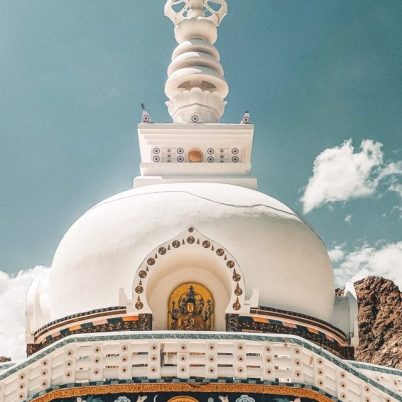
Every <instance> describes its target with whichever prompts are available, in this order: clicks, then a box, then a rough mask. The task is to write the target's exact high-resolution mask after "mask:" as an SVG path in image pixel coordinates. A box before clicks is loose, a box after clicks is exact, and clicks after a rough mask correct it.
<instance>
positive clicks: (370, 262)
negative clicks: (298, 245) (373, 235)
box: [328, 241, 402, 289]
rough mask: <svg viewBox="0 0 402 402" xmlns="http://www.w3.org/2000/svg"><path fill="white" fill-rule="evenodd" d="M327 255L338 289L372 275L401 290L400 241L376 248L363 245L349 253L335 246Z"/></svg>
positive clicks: (401, 252)
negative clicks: (386, 280) (384, 279)
mask: <svg viewBox="0 0 402 402" xmlns="http://www.w3.org/2000/svg"><path fill="white" fill-rule="evenodd" d="M328 253H329V256H330V258H331V260H332V262H333V265H334V273H335V281H336V285H337V286H339V287H343V286H344V285H345V283H346V282H348V281H353V282H355V281H357V280H359V279H363V278H365V277H367V276H370V275H374V276H382V277H384V278H387V279H391V280H392V281H394V282H395V284H396V285H398V286H399V287H400V288H401V289H402V241H399V242H396V243H388V244H383V245H380V246H377V247H375V246H370V245H368V244H365V245H363V246H362V247H361V248H359V249H356V250H354V251H352V252H349V253H348V252H345V250H344V249H343V248H342V246H337V247H335V248H334V249H333V250H330V251H329V252H328Z"/></svg>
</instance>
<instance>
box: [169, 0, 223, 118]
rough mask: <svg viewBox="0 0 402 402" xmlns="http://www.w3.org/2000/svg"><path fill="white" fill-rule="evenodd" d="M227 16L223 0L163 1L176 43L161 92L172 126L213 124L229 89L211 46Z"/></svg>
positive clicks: (216, 53) (220, 114)
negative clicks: (171, 119)
mask: <svg viewBox="0 0 402 402" xmlns="http://www.w3.org/2000/svg"><path fill="white" fill-rule="evenodd" d="M226 13H227V3H226V0H167V2H166V5H165V15H166V16H167V17H169V18H170V19H171V20H172V22H173V23H174V25H175V31H174V32H175V37H176V41H177V42H178V43H179V45H178V46H177V48H176V49H175V51H174V52H173V55H172V62H171V64H170V66H169V69H168V76H169V78H168V80H167V82H166V86H165V93H166V95H167V97H168V98H169V101H168V102H166V105H167V106H168V110H169V113H170V115H171V116H172V118H173V121H174V122H175V123H194V122H200V123H217V122H219V119H220V118H221V117H222V115H223V113H224V110H225V105H226V102H225V98H226V96H227V94H228V93H229V87H228V84H227V82H226V80H225V79H224V77H223V75H224V72H223V68H222V65H221V64H220V62H219V60H220V56H219V52H218V51H217V50H216V48H215V46H214V43H215V42H216V40H217V39H218V27H219V25H220V23H221V21H222V19H223V18H224V16H225V15H226Z"/></svg>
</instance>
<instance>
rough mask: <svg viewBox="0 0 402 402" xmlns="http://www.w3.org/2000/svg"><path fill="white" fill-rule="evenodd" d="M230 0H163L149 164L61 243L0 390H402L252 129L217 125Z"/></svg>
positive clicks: (102, 396)
mask: <svg viewBox="0 0 402 402" xmlns="http://www.w3.org/2000/svg"><path fill="white" fill-rule="evenodd" d="M226 13H227V4H226V1H225V0H214V1H210V0H168V1H167V3H166V6H165V14H166V15H167V16H168V17H169V18H170V19H171V20H172V22H173V23H174V25H175V37H176V40H177V42H178V46H177V48H176V49H175V50H174V52H173V55H172V62H171V64H170V66H169V68H168V79H167V82H166V86H165V92H166V95H167V97H168V99H169V100H168V101H167V107H168V110H169V113H170V115H171V116H172V119H173V122H172V123H154V122H152V121H151V118H150V115H149V114H148V113H147V112H146V111H145V110H144V111H143V115H142V122H141V123H140V124H139V126H138V137H139V145H140V152H141V166H140V167H141V175H140V176H139V177H137V178H135V180H134V188H133V189H130V190H128V191H125V192H123V193H120V194H117V195H116V196H114V197H111V198H109V199H107V200H105V201H102V202H100V203H99V204H97V205H95V206H94V207H93V208H91V209H90V210H89V211H88V212H86V213H85V214H84V215H83V216H82V217H81V218H80V219H79V220H78V221H77V222H75V223H74V224H73V225H72V226H71V228H70V229H69V230H68V231H67V233H66V234H65V236H64V238H63V239H62V241H61V243H60V245H59V247H58V249H57V251H56V254H55V256H54V260H53V263H52V267H51V271H50V275H49V277H48V278H46V279H43V280H42V282H39V281H38V282H35V283H34V284H33V285H32V287H31V289H30V291H29V294H28V299H27V344H28V349H27V350H28V354H29V356H28V357H27V359H26V360H24V361H22V362H17V363H7V364H3V365H1V364H0V402H16V401H38V402H39V401H40V402H44V401H62V402H72V401H74V402H78V401H82V402H83V401H88V402H89V401H102V402H109V401H111V402H132V401H137V400H138V401H140V402H142V401H144V400H145V399H146V398H148V401H149V400H151V399H153V400H154V401H156V399H157V398H158V399H157V402H162V401H172V402H173V401H175V402H184V401H192V402H196V401H200V402H201V401H205V402H207V401H208V402H213V401H218V400H221V401H232V400H233V402H234V401H236V402H255V401H256V400H264V401H267V402H269V401H298V402H301V401H352V402H355V401H361V402H363V401H364V402H368V401H373V402H374V401H378V402H379V401H381V402H388V401H402V397H401V392H402V382H401V379H402V375H401V372H398V371H397V370H393V369H386V368H383V367H377V366H373V365H369V364H363V363H357V362H354V361H353V349H354V347H355V346H356V345H357V342H358V333H357V303H356V298H355V294H354V290H353V289H352V288H350V287H347V288H346V291H345V292H344V295H343V296H335V290H334V278H333V272H332V267H331V263H330V260H329V258H328V253H327V251H326V248H325V245H324V244H323V242H322V240H321V239H320V238H319V237H318V236H317V234H316V233H315V232H314V231H313V230H312V229H311V228H310V227H309V226H308V225H307V224H306V223H305V222H303V220H302V219H301V218H300V217H298V216H297V214H296V213H295V212H293V211H292V210H291V209H289V208H288V207H287V206H285V205H284V204H282V203H281V202H280V201H277V200H275V199H273V198H272V197H269V196H268V195H265V194H263V193H260V192H258V191H257V181H256V179H255V178H253V177H251V176H250V171H251V150H252V140H253V134H254V126H253V125H252V124H251V122H250V116H249V114H248V113H246V114H245V115H244V116H243V118H242V119H240V118H239V121H240V120H241V122H240V123H239V124H221V123H220V122H219V121H220V118H221V117H222V115H223V113H224V109H225V104H226V102H225V98H226V96H227V94H228V91H229V87H228V84H227V82H226V81H225V78H224V71H223V67H222V65H221V64H220V56H219V52H218V50H217V49H216V48H215V46H214V44H215V42H216V40H217V36H218V35H217V30H218V27H219V25H220V23H221V22H222V20H223V18H224V16H225V15H226Z"/></svg>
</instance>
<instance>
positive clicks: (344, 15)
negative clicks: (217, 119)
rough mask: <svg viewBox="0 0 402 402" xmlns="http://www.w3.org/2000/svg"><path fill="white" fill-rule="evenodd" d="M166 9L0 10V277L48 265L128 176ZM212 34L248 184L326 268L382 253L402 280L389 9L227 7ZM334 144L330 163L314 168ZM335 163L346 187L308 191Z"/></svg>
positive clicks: (395, 77) (79, 4)
mask: <svg viewBox="0 0 402 402" xmlns="http://www.w3.org/2000/svg"><path fill="white" fill-rule="evenodd" d="M163 5H164V1H163V0H132V1H128V0H119V1H110V0H86V1H82V0H68V1H67V0H64V1H63V0H59V1H54V0H53V1H52V0H2V1H1V12H0V52H1V59H0V60H1V61H0V90H1V95H2V96H1V98H0V172H1V174H0V188H1V191H0V228H1V230H0V269H1V270H3V271H5V272H8V273H15V272H17V271H19V270H21V269H28V268H31V267H34V266H36V265H45V266H49V265H50V264H51V260H52V256H53V254H54V251H55V249H56V247H57V244H58V243H59V241H60V240H61V238H62V236H63V234H64V233H65V232H66V230H67V229H68V227H69V226H70V225H71V224H72V223H73V222H74V221H75V220H76V219H77V218H78V217H80V216H81V215H82V214H83V213H84V212H85V211H86V210H87V209H88V208H89V207H91V206H92V205H93V204H95V203H96V202H98V201H100V200H102V199H104V198H106V197H108V196H110V195H112V194H115V193H118V192H120V191H123V190H125V189H127V188H129V187H130V186H131V183H132V179H133V177H135V176H136V175H138V173H139V169H138V165H139V151H138V144H137V137H136V125H137V123H138V121H139V117H140V103H141V102H144V103H145V104H146V106H147V109H148V110H149V111H150V112H151V114H152V118H153V120H154V121H170V117H169V115H168V113H167V110H166V108H165V105H164V102H165V100H166V97H165V95H164V93H163V87H164V82H165V80H166V68H167V66H168V64H169V59H170V55H171V53H172V51H173V49H174V47H175V41H174V36H173V26H172V24H171V22H170V21H169V20H168V19H167V18H164V16H163ZM219 33H220V37H219V40H218V43H217V47H218V49H219V50H220V52H221V56H222V64H223V66H224V68H225V74H226V78H227V80H228V82H229V84H230V90H231V92H230V94H229V97H228V106H227V109H226V113H225V116H224V118H223V122H239V121H240V118H241V116H242V114H243V112H244V111H245V110H247V109H249V110H250V111H251V115H252V119H253V122H254V123H255V124H256V133H255V142H254V152H253V175H255V176H257V177H258V179H259V185H260V190H261V191H263V192H265V193H268V194H270V195H272V196H273V197H275V198H278V199H280V200H281V201H283V202H284V203H286V204H287V205H289V206H290V207H291V208H292V209H294V210H295V211H297V212H299V213H300V214H302V215H304V218H305V219H306V220H307V221H308V222H309V223H310V224H311V225H312V226H313V227H314V228H315V230H316V231H317V232H318V233H319V234H320V236H321V237H322V239H323V240H324V241H325V243H326V244H327V247H328V248H329V249H330V250H331V251H332V252H333V254H332V257H333V260H334V263H337V264H338V265H339V264H342V263H345V261H346V263H348V261H349V260H348V258H349V259H350V258H351V256H352V257H353V256H354V254H353V253H359V252H360V254H358V257H360V256H361V251H362V250H365V251H366V252H367V250H369V251H370V250H371V251H370V252H371V254H370V255H371V256H372V257H373V256H374V257H375V256H378V252H381V251H384V250H385V251H386V252H388V251H389V249H388V248H389V247H391V251H392V252H393V254H392V255H393V256H394V259H393V260H392V261H393V263H392V264H394V265H395V264H397V265H398V264H399V265H398V266H397V267H394V268H393V269H399V270H402V267H401V265H402V262H401V260H400V257H401V256H402V254H401V253H402V251H401V249H402V247H401V245H400V243H399V242H400V241H401V240H402V239H401V224H402V219H401V215H402V212H401V205H402V204H401V200H402V190H401V189H400V187H399V186H400V183H401V175H400V172H399V173H398V169H399V168H400V165H398V163H399V162H400V161H401V160H402V133H401V128H402V74H401V71H402V46H401V43H402V2H401V1H400V0H387V1H377V0H376V1H371V0H364V1H363V0H362V1H360V0H359V1H358V0H355V1H350V0H345V1H343V0H333V1H323V0H282V1H279V0H275V1H273V0H247V1H246V0H231V1H229V15H228V16H227V17H226V18H225V20H224V22H223V24H222V26H221V28H220V31H219ZM348 139H351V142H349V143H344V142H345V141H347V140H348ZM365 140H370V141H371V143H368V142H363V144H362V141H365ZM379 143H381V144H382V147H380V145H379ZM342 144H344V145H342ZM361 144H362V145H363V148H364V146H366V148H365V149H366V151H364V150H363V151H362V150H361V149H360V148H359V146H360V145H361ZM370 144H372V149H371V148H370V147H368V145H370ZM352 146H354V148H352ZM331 149H332V153H333V157H334V158H335V162H334V160H333V159H331V157H330V158H329V159H328V158H326V157H325V156H326V155H327V154H324V156H323V157H322V158H321V159H320V161H319V163H318V162H317V160H316V158H317V157H318V155H320V154H321V155H322V153H323V152H324V151H325V150H331ZM373 150H374V151H373ZM373 152H374V153H375V154H376V156H377V159H376V160H375V161H373V158H372V154H373ZM354 155H358V156H357V157H355V156H354ZM359 155H360V156H361V157H362V158H363V157H364V156H366V159H367V160H365V159H364V158H363V161H361V160H360V159H362V158H359ZM314 161H316V162H317V163H318V164H317V165H316V168H317V171H316V172H315V174H314V177H313V164H314ZM331 161H332V162H333V163H332V162H331ZM331 163H332V167H331ZM337 163H338V164H339V166H341V165H343V166H344V165H345V164H346V165H348V166H349V164H350V165H351V166H352V167H351V169H352V170H351V172H349V171H347V170H346V171H345V172H343V173H342V174H344V175H345V178H347V177H349V175H350V177H351V181H353V180H354V181H355V182H348V180H345V182H344V183H338V184H337V185H339V188H335V189H334V188H332V190H331V188H330V189H329V190H328V191H329V193H331V191H332V193H334V192H335V193H336V194H335V196H334V194H332V195H331V194H327V192H325V191H324V193H325V194H324V195H323V194H321V195H320V194H318V193H320V191H321V190H322V189H323V188H324V189H325V188H326V187H328V183H331V182H332V179H331V174H333V175H334V177H336V175H337V174H336V172H337V171H338V170H337ZM354 163H355V165H353V164H354ZM328 166H329V167H328ZM393 168H394V170H392V169H393ZM364 169H366V170H364ZM367 169H368V170H367ZM334 170H335V172H334ZM362 170H363V176H358V177H353V174H356V172H361V171H362ZM359 174H360V173H359ZM364 174H365V175H364ZM338 176H339V175H338ZM309 179H312V180H313V179H314V180H315V181H312V182H311V186H310V188H309V191H310V190H311V191H310V193H309V194H310V195H309V197H310V207H311V206H313V207H312V208H311V210H310V211H309V212H308V213H305V214H304V213H303V206H304V207H305V208H304V211H306V206H305V205H303V202H302V201H301V198H302V197H303V196H304V195H305V188H306V186H307V184H308V183H309ZM320 189H321V190H320ZM321 192H322V191H321ZM317 197H318V198H317ZM320 197H321V198H320ZM337 197H338V198H337ZM398 244H399V245H398ZM395 246H396V248H395ZM376 253H377V254H376ZM395 253H396V254H395ZM355 257H356V256H355ZM370 258H371V257H370ZM381 261H382V260H381ZM387 261H388V260H387ZM395 261H396V262H395ZM398 261H399V262H398ZM366 262H367V261H365V263H366ZM355 263H356V262H353V263H350V261H349V265H347V266H346V268H345V269H350V270H352V271H353V269H354V267H356V265H353V264H355ZM350 264H352V265H350ZM359 264H360V263H359ZM367 264H370V261H368V262H367ZM359 267H360V265H359ZM359 267H358V268H359ZM360 268H361V267H360ZM360 268H359V269H360ZM367 269H369V268H367ZM401 275H402V274H401Z"/></svg>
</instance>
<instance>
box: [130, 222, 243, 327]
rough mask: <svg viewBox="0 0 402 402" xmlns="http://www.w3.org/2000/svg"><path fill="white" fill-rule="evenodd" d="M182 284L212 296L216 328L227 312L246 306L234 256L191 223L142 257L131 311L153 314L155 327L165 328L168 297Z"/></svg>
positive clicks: (238, 268)
mask: <svg viewBox="0 0 402 402" xmlns="http://www.w3.org/2000/svg"><path fill="white" fill-rule="evenodd" d="M184 283H198V284H200V285H202V286H204V287H205V288H207V289H208V290H209V291H210V292H211V294H212V295H213V299H214V308H215V311H214V313H215V330H218V331H224V330H225V329H226V322H225V317H226V314H239V313H240V312H242V310H244V308H245V306H244V305H245V303H244V302H245V293H246V289H245V284H244V278H243V273H242V272H241V269H240V267H239V265H238V263H237V261H236V259H235V258H234V257H233V256H232V254H231V253H230V252H229V251H228V250H226V249H225V247H223V246H222V245H221V244H219V243H217V242H215V241H214V240H212V239H210V238H208V237H206V236H205V235H203V234H202V233H200V232H199V231H198V230H197V229H196V228H194V227H193V226H190V227H189V228H188V229H186V230H185V231H184V232H182V233H181V234H179V235H178V236H175V237H174V238H173V239H170V240H169V241H167V242H165V243H163V244H161V245H160V246H159V247H157V248H155V249H154V250H152V251H151V252H150V253H149V254H148V255H147V257H146V258H145V259H144V261H143V263H142V264H141V265H140V267H139V268H138V269H137V272H136V274H135V277H134V281H133V304H134V306H133V307H134V310H135V311H136V313H138V314H152V318H153V323H152V328H153V329H154V330H165V329H167V328H168V319H167V317H168V308H169V306H168V303H169V298H170V296H171V293H172V291H173V290H174V289H176V288H177V287H178V286H180V285H181V284H184Z"/></svg>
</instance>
